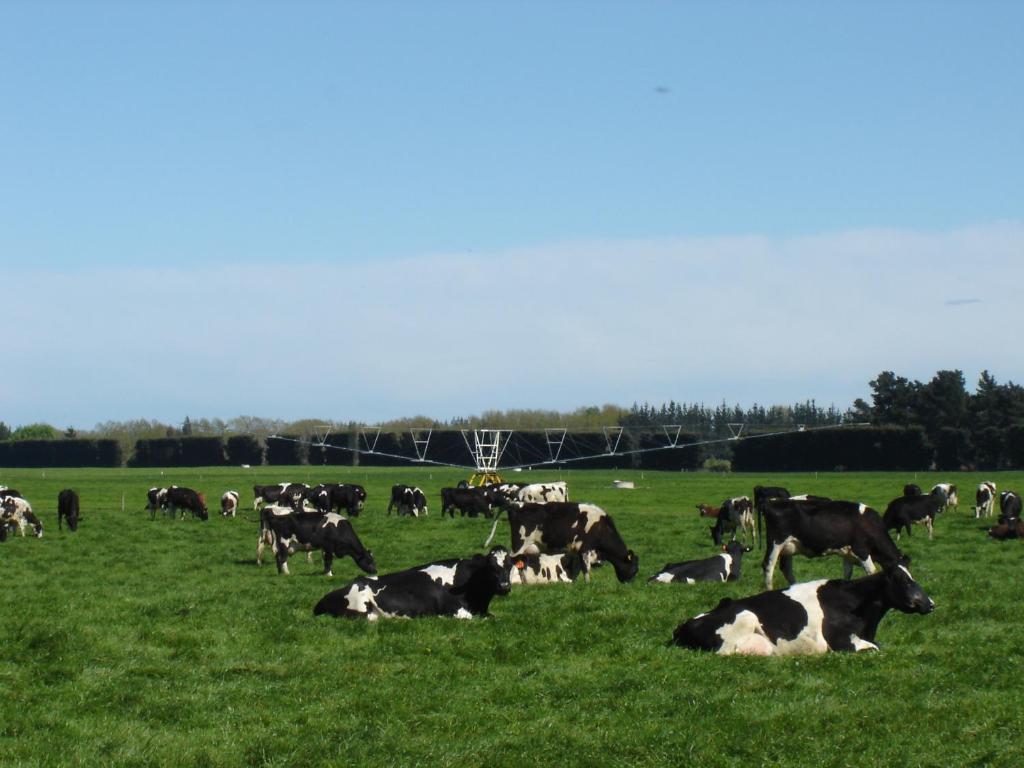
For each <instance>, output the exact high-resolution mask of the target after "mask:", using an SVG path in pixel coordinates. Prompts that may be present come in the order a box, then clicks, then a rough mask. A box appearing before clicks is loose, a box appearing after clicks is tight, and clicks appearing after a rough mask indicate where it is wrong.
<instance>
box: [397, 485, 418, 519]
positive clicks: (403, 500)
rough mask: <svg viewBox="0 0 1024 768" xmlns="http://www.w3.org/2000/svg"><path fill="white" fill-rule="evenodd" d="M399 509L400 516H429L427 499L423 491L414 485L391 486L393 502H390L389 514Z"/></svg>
mask: <svg viewBox="0 0 1024 768" xmlns="http://www.w3.org/2000/svg"><path fill="white" fill-rule="evenodd" d="M395 507H397V508H398V516H399V517H402V516H403V515H404V516H407V517H419V516H420V515H426V514H427V497H426V496H424V495H423V491H421V490H420V489H419V488H417V487H416V486H413V485H401V484H399V485H393V486H391V501H389V502H388V514H389V515H390V514H391V510H392V509H393V508H395Z"/></svg>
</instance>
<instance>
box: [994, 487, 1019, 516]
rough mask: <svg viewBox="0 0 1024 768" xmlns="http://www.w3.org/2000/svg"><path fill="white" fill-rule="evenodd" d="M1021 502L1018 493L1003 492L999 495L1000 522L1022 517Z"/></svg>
mask: <svg viewBox="0 0 1024 768" xmlns="http://www.w3.org/2000/svg"><path fill="white" fill-rule="evenodd" d="M1020 513H1021V500H1020V494H1019V493H1017V492H1016V491H1003V492H1002V493H1001V494H999V522H1000V523H1001V522H1003V521H1005V520H1009V519H1010V518H1013V517H1020Z"/></svg>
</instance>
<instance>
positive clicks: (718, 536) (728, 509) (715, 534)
mask: <svg viewBox="0 0 1024 768" xmlns="http://www.w3.org/2000/svg"><path fill="white" fill-rule="evenodd" d="M737 529H741V530H742V531H743V535H744V536H746V535H747V533H748V532H749V534H750V536H751V538H754V536H755V528H754V505H753V504H751V503H750V499H749V498H748V497H746V496H736V497H735V498H732V499H726V500H725V501H723V502H722V506H721V507H720V509H719V512H718V517H717V519H716V520H715V524H714V525H713V526H711V539H712V540H713V541H714V542H715V544H717V545H719V546H721V545H722V539H723V538H724V537H725V534H726V533H731V534H732V538H733V539H735V538H736V531H737Z"/></svg>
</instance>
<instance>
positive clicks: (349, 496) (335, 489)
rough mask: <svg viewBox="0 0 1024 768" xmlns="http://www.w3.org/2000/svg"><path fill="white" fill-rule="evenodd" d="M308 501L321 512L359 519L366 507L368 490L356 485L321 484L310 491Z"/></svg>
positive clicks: (307, 495) (307, 496)
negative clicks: (346, 515) (343, 514)
mask: <svg viewBox="0 0 1024 768" xmlns="http://www.w3.org/2000/svg"><path fill="white" fill-rule="evenodd" d="M306 499H307V500H309V501H310V502H311V503H312V504H313V506H315V507H316V508H317V509H319V510H320V511H321V512H337V513H338V514H342V513H345V514H348V515H350V516H351V517H359V513H360V512H362V511H363V507H364V506H365V505H366V489H365V488H363V486H361V485H356V484H355V483H320V485H316V486H314V487H313V488H311V489H310V490H309V492H308V493H307V494H306Z"/></svg>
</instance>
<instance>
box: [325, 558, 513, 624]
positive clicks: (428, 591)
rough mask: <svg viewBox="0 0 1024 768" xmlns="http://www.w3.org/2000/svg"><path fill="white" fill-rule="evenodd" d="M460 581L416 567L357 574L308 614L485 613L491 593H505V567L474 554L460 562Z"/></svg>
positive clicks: (418, 615) (365, 616) (368, 616)
mask: <svg viewBox="0 0 1024 768" xmlns="http://www.w3.org/2000/svg"><path fill="white" fill-rule="evenodd" d="M464 572H465V582H464V583H463V584H462V585H461V586H451V587H447V586H444V585H442V584H440V583H439V582H438V581H437V580H435V579H434V578H432V577H431V576H430V575H428V574H426V573H424V572H423V571H422V570H405V571H399V572H397V573H390V574H385V575H383V576H380V577H377V578H368V577H365V576H361V577H359V578H358V579H356V580H355V581H353V582H352V583H351V584H348V585H347V586H344V587H342V588H341V589H336V590H334V591H333V592H329V593H327V594H326V595H324V596H323V597H322V598H321V599H320V602H318V603H317V604H316V606H315V607H314V608H313V615H314V616H321V615H323V614H325V613H326V614H330V615H331V616H344V617H346V618H350V619H361V618H362V619H366V620H367V621H377V620H378V619H380V618H408V619H413V618H421V617H423V616H451V617H453V618H457V619H471V618H473V617H474V616H487V615H488V611H489V609H490V605H491V600H492V599H493V598H494V596H495V595H507V594H508V593H509V591H510V585H509V580H508V571H507V570H504V569H502V568H501V567H499V566H498V565H497V563H495V562H494V560H493V559H492V558H490V557H488V556H486V555H474V556H473V557H472V558H471V559H470V560H469V561H468V562H467V563H466V565H465V568H464Z"/></svg>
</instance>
